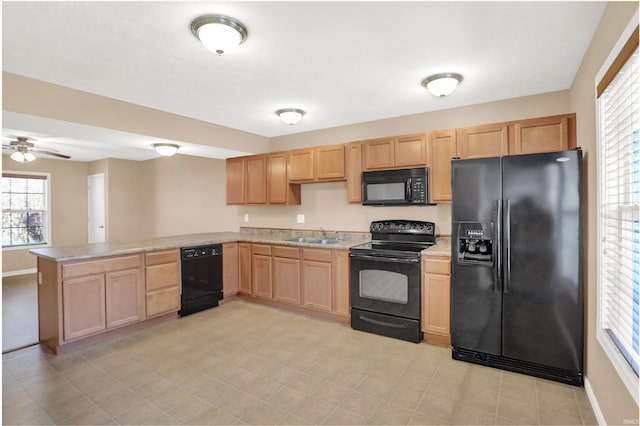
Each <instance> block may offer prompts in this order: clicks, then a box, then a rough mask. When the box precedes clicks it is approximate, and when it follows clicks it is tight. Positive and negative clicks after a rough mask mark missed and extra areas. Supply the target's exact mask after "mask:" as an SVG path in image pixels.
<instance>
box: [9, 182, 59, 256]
mask: <svg viewBox="0 0 640 426" xmlns="http://www.w3.org/2000/svg"><path fill="white" fill-rule="evenodd" d="M48 193H49V176H48V174H31V173H23V172H15V173H13V172H4V173H3V174H2V247H3V248H7V247H24V246H33V245H43V244H47V243H48V242H49V194H48Z"/></svg>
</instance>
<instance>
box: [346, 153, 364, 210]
mask: <svg viewBox="0 0 640 426" xmlns="http://www.w3.org/2000/svg"><path fill="white" fill-rule="evenodd" d="M346 150H347V151H346V157H347V159H346V162H347V201H349V202H350V203H357V204H360V203H361V202H362V143H360V142H351V143H349V144H347V148H346Z"/></svg>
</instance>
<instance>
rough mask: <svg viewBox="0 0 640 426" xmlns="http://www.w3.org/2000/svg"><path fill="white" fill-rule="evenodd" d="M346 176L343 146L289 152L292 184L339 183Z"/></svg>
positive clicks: (327, 146)
mask: <svg viewBox="0 0 640 426" xmlns="http://www.w3.org/2000/svg"><path fill="white" fill-rule="evenodd" d="M345 176H346V175H345V158H344V145H342V144H340V145H325V146H317V147H314V148H304V149H296V150H293V151H289V181H290V182H319V181H322V182H328V181H338V180H344V179H345Z"/></svg>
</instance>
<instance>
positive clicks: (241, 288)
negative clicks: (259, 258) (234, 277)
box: [238, 243, 251, 295]
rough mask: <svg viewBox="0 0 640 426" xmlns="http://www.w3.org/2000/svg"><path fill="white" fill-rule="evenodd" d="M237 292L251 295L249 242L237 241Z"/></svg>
mask: <svg viewBox="0 0 640 426" xmlns="http://www.w3.org/2000/svg"><path fill="white" fill-rule="evenodd" d="M238 270H239V275H238V278H239V282H238V293H241V294H248V295H251V244H249V243H238Z"/></svg>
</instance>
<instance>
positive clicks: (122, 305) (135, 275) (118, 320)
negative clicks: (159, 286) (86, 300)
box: [105, 269, 145, 328]
mask: <svg viewBox="0 0 640 426" xmlns="http://www.w3.org/2000/svg"><path fill="white" fill-rule="evenodd" d="M105 296H106V310H107V328H112V327H118V326H121V325H124V324H129V323H131V322H136V321H141V320H143V319H144V317H145V309H144V308H145V302H144V297H145V296H144V287H143V283H142V279H141V274H140V269H130V270H127V271H117V272H109V273H108V274H106V275H105Z"/></svg>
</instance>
